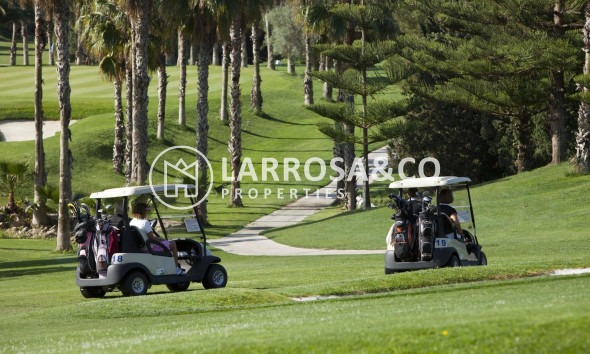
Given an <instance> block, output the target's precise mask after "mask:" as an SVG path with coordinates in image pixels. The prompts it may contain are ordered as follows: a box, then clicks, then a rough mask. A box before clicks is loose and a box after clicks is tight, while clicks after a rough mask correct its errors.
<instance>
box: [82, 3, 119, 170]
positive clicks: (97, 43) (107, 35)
mask: <svg viewBox="0 0 590 354" xmlns="http://www.w3.org/2000/svg"><path fill="white" fill-rule="evenodd" d="M129 26H130V25H129V21H128V19H127V17H126V15H125V13H124V12H123V11H121V9H120V8H118V7H117V6H116V5H115V4H113V3H110V2H108V1H106V0H94V1H93V2H92V3H91V4H88V5H87V6H83V7H81V8H80V17H79V19H78V21H77V27H78V34H79V40H80V42H81V43H87V44H88V50H89V52H90V53H91V54H93V55H96V56H98V57H99V58H100V64H99V69H100V72H101V74H102V75H103V76H104V77H105V78H106V79H107V80H109V81H111V82H113V86H114V92H115V97H114V98H115V134H114V135H115V139H114V144H113V170H114V171H116V172H119V173H121V172H123V167H124V162H125V120H124V116H123V101H122V96H121V92H122V87H123V80H124V79H125V74H126V59H125V58H126V56H127V54H128V52H129V46H128V45H127V42H128V40H129ZM82 50H83V49H82ZM127 119H129V117H127Z"/></svg>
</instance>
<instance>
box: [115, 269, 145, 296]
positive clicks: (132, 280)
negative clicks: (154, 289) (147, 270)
mask: <svg viewBox="0 0 590 354" xmlns="http://www.w3.org/2000/svg"><path fill="white" fill-rule="evenodd" d="M148 287H149V284H148V281H147V279H146V277H145V275H144V274H143V273H142V272H139V271H133V272H131V273H129V275H127V276H126V277H125V280H124V281H123V284H121V292H122V293H123V296H139V295H144V294H145V293H146V292H147V289H148Z"/></svg>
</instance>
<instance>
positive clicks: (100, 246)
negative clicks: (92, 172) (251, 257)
mask: <svg viewBox="0 0 590 354" xmlns="http://www.w3.org/2000/svg"><path fill="white" fill-rule="evenodd" d="M185 188H188V189H189V190H194V189H195V186H194V185H179V184H176V185H174V184H173V185H156V186H153V188H152V187H150V186H137V187H124V188H114V189H107V190H105V191H103V192H98V193H92V194H91V195H90V198H92V199H95V200H96V216H95V217H93V216H91V215H90V212H89V209H88V207H85V206H83V207H82V209H85V211H86V214H85V215H84V214H83V213H81V209H80V206H78V205H77V204H76V203H72V204H71V205H70V207H71V208H72V209H73V211H74V214H75V216H76V217H77V219H78V224H77V225H76V229H75V233H76V241H77V242H78V244H79V246H78V268H77V271H76V285H78V286H79V287H80V292H81V293H82V295H83V296H84V297H87V298H93V297H103V296H104V295H105V293H106V292H107V291H114V290H117V289H118V290H120V291H121V292H122V293H123V295H124V296H136V295H143V294H145V293H146V292H147V290H148V288H150V287H151V285H158V284H165V285H166V286H167V287H168V289H169V290H171V291H184V290H186V289H188V287H189V285H190V283H191V282H201V283H202V284H203V286H204V287H205V288H206V289H210V288H222V287H225V285H226V283H227V273H226V271H225V269H224V267H223V266H221V265H220V264H219V262H220V261H221V259H220V258H219V257H216V256H214V255H213V254H212V253H211V251H210V250H209V249H207V247H206V241H207V239H206V235H205V231H204V229H203V225H202V223H201V220H200V216H199V213H198V211H197V208H196V207H193V211H194V216H191V215H188V214H187V218H186V219H185V220H184V222H185V224H186V225H187V231H197V232H199V231H200V233H201V236H202V239H203V242H202V243H200V242H197V241H194V240H192V239H186V238H177V239H174V241H175V243H176V247H177V250H178V261H179V264H180V267H181V268H183V269H184V270H185V271H186V274H184V275H177V270H176V266H177V265H176V264H175V262H174V257H173V254H172V252H171V251H170V249H168V248H167V247H166V246H165V245H164V244H162V243H161V242H157V241H154V240H151V239H149V238H147V237H146V235H143V236H142V232H143V233H145V231H143V230H139V229H138V228H136V227H134V226H130V225H129V221H130V219H129V217H128V214H129V210H128V205H129V198H130V197H132V196H138V195H142V194H147V195H148V197H149V198H150V199H151V202H152V203H151V204H152V207H153V209H154V210H155V212H156V216H157V218H156V220H154V221H153V222H152V228H153V229H154V233H155V235H156V236H158V237H159V235H158V234H157V232H156V225H159V230H160V231H161V232H162V234H163V238H165V239H168V233H167V230H166V227H165V226H164V223H163V221H162V218H161V216H160V213H159V211H158V207H157V203H156V199H157V198H156V197H155V195H154V193H162V192H164V191H166V190H177V191H178V190H184V189H185ZM104 199H119V200H121V199H122V205H123V214H122V215H121V216H119V220H121V219H122V221H120V224H119V226H121V228H120V229H118V228H117V227H116V226H117V225H115V224H114V223H112V222H111V221H112V220H114V218H113V215H105V213H103V210H102V207H101V204H102V201H103V200H104ZM190 203H191V204H192V205H194V204H195V200H194V198H190ZM189 225H190V228H191V230H189ZM156 245H157V246H159V247H155V246H156Z"/></svg>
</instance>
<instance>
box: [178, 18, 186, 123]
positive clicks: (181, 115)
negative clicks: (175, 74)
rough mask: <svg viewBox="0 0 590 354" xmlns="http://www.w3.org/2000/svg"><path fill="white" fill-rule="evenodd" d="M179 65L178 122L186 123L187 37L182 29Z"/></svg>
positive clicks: (180, 33) (179, 31)
mask: <svg viewBox="0 0 590 354" xmlns="http://www.w3.org/2000/svg"><path fill="white" fill-rule="evenodd" d="M178 65H180V84H179V86H178V124H179V125H181V126H184V125H186V104H185V100H184V97H185V94H186V38H185V37H184V33H182V30H180V29H179V30H178Z"/></svg>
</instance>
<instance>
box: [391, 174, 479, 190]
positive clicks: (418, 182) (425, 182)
mask: <svg viewBox="0 0 590 354" xmlns="http://www.w3.org/2000/svg"><path fill="white" fill-rule="evenodd" d="M465 182H471V180H470V179H469V178H467V177H455V176H441V177H426V178H406V179H402V180H401V181H397V182H393V183H391V184H390V185H389V188H396V189H397V188H426V187H441V186H450V185H453V184H457V183H465Z"/></svg>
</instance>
